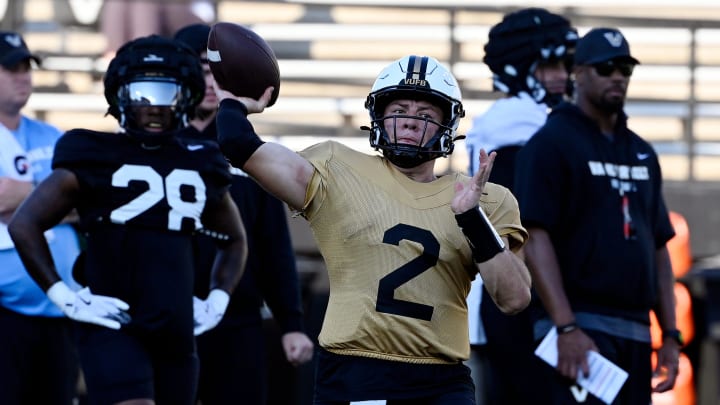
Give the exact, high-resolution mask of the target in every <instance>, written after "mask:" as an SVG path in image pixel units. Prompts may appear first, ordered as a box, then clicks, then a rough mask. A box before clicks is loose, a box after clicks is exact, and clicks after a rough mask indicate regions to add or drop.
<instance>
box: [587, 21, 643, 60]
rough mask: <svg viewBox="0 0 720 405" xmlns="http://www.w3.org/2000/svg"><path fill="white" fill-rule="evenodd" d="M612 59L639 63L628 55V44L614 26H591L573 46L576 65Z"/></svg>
mask: <svg viewBox="0 0 720 405" xmlns="http://www.w3.org/2000/svg"><path fill="white" fill-rule="evenodd" d="M614 59H620V60H626V61H630V62H632V63H635V64H638V63H640V61H638V60H637V59H635V58H633V57H632V56H631V55H630V45H629V44H628V42H627V40H626V39H625V37H624V36H623V34H622V33H621V32H620V31H619V30H617V29H615V28H593V29H592V30H590V31H589V32H588V33H587V34H585V36H583V37H582V38H580V40H579V41H578V43H577V46H576V47H575V64H576V65H592V64H595V63H600V62H605V61H608V60H614Z"/></svg>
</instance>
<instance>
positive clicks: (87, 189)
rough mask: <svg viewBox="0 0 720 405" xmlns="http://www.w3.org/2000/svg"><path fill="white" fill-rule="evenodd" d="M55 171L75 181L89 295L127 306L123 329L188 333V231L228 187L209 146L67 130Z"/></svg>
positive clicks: (225, 171) (222, 165)
mask: <svg viewBox="0 0 720 405" xmlns="http://www.w3.org/2000/svg"><path fill="white" fill-rule="evenodd" d="M58 168H63V169H67V170H70V171H72V172H73V173H74V174H75V176H76V177H77V179H78V182H79V184H80V195H79V198H78V204H77V210H78V213H79V215H80V222H81V226H82V229H83V230H84V231H85V233H86V235H87V244H88V246H87V249H86V258H85V266H84V267H85V269H84V276H85V278H86V282H87V285H88V286H89V287H90V289H91V290H92V291H93V293H96V294H102V295H110V296H114V297H118V298H120V299H122V300H124V301H126V302H128V304H129V305H130V315H131V316H132V318H133V322H132V323H131V325H130V327H139V328H141V329H144V330H163V331H165V332H170V333H183V334H184V335H185V336H187V333H188V331H189V332H190V337H191V336H192V284H193V268H192V260H193V259H192V244H191V240H192V236H191V235H192V233H193V232H194V231H195V230H197V229H199V228H200V227H201V216H202V214H203V212H204V211H205V210H207V209H212V207H213V206H214V205H215V204H217V203H218V202H219V201H221V198H222V196H223V195H224V193H226V192H227V188H228V185H229V183H230V172H229V166H228V164H227V162H226V160H225V158H224V157H223V156H222V154H221V153H220V151H219V149H218V148H217V146H216V145H214V144H213V143H211V142H202V141H186V140H182V139H177V138H175V139H172V140H170V141H169V142H167V143H165V144H162V145H161V146H159V147H156V148H146V147H144V146H143V145H142V144H141V143H139V142H138V141H137V140H135V139H134V138H131V137H129V136H126V135H123V134H114V133H102V132H94V131H88V130H81V129H80V130H72V131H69V132H67V133H66V134H65V135H63V136H62V137H61V138H60V140H59V141H58V143H57V145H56V148H55V154H54V158H53V169H58ZM178 328H179V329H178Z"/></svg>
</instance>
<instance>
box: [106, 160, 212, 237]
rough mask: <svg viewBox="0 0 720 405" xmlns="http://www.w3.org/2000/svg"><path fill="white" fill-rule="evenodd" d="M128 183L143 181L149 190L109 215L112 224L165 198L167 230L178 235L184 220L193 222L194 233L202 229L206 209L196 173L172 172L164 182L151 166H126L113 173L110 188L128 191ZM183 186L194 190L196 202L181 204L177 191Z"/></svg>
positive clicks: (134, 215) (145, 209) (133, 215)
mask: <svg viewBox="0 0 720 405" xmlns="http://www.w3.org/2000/svg"><path fill="white" fill-rule="evenodd" d="M131 181H142V182H144V183H145V184H147V185H148V189H147V191H145V192H143V193H142V194H140V195H139V196H137V197H135V198H134V199H133V200H131V201H130V202H128V203H127V204H125V205H123V206H121V207H119V208H116V209H114V210H113V211H112V212H111V213H110V220H111V221H112V222H114V223H116V224H124V223H125V222H127V221H129V220H131V219H133V218H135V217H136V216H138V215H140V214H142V213H143V212H145V211H147V210H148V209H150V208H151V207H153V206H154V205H155V204H157V203H159V202H160V201H162V199H163V198H165V199H166V201H167V203H168V205H169V206H170V211H169V212H168V229H170V230H174V231H179V230H180V228H181V225H182V219H183V218H191V219H193V220H194V221H195V229H199V228H201V227H202V224H201V223H200V219H199V218H200V214H201V213H202V211H203V208H205V183H204V182H203V180H202V178H201V177H200V174H199V173H198V172H196V171H194V170H185V169H174V170H173V171H172V172H170V174H168V175H167V177H165V179H163V178H162V176H161V175H160V174H158V172H156V171H155V169H153V168H152V167H150V166H142V165H129V164H126V165H123V166H122V167H121V168H120V169H118V170H117V171H116V172H115V173H113V176H112V185H113V187H128V185H129V184H130V182H131ZM184 185H187V186H190V187H192V188H193V190H195V201H184V200H183V199H182V198H181V197H180V187H182V186H184Z"/></svg>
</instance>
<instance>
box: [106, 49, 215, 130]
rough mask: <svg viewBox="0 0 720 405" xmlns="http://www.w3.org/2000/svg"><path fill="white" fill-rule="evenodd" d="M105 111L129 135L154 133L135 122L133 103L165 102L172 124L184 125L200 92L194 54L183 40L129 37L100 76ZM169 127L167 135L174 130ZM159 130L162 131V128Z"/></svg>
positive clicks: (201, 82) (202, 85)
mask: <svg viewBox="0 0 720 405" xmlns="http://www.w3.org/2000/svg"><path fill="white" fill-rule="evenodd" d="M104 84H105V99H106V100H107V102H108V105H109V107H108V114H110V115H112V116H113V117H115V118H116V119H117V120H118V122H119V123H120V126H121V127H123V128H124V129H125V130H126V132H128V133H129V134H131V135H138V136H142V137H152V138H153V139H156V140H157V139H159V136H162V134H161V135H157V134H146V133H145V132H144V131H143V130H142V129H141V128H138V127H137V126H136V125H135V121H134V119H135V118H134V117H133V115H132V114H130V112H131V111H130V110H129V108H130V107H132V106H145V105H147V106H163V107H170V108H171V109H172V111H173V113H174V117H175V122H174V124H175V128H173V129H177V128H180V127H183V126H185V125H187V121H188V119H189V118H191V116H192V113H193V112H194V110H195V106H197V105H198V103H200V101H202V99H203V97H204V95H205V78H204V76H203V72H202V67H201V66H200V62H199V60H198V57H197V55H195V53H194V51H193V50H192V49H190V48H189V47H188V46H187V45H186V44H184V43H182V42H180V41H175V40H172V39H169V38H164V37H161V36H158V35H151V36H147V37H141V38H137V39H134V40H132V41H130V42H128V43H126V44H125V45H123V46H122V47H121V48H120V49H118V51H117V54H116V56H115V58H114V59H113V60H112V61H111V62H110V65H109V66H108V69H107V71H106V72H105V77H104ZM165 132H169V133H170V134H165V135H171V134H172V132H173V131H165ZM163 134H164V133H163Z"/></svg>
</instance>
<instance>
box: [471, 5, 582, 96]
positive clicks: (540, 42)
mask: <svg viewBox="0 0 720 405" xmlns="http://www.w3.org/2000/svg"><path fill="white" fill-rule="evenodd" d="M577 41H578V34H577V30H576V29H575V28H573V27H572V26H571V25H570V21H568V20H567V19H566V18H565V17H563V16H560V15H557V14H553V13H551V12H549V11H547V10H545V9H542V8H526V9H522V10H518V11H515V12H512V13H510V14H507V15H506V16H505V17H504V18H503V20H502V21H501V22H500V23H498V24H496V25H495V26H493V27H492V28H491V29H490V34H489V38H488V42H487V44H485V58H484V59H483V61H484V62H485V64H487V65H488V67H489V68H490V70H491V71H492V72H493V88H494V89H495V90H500V91H502V92H504V93H507V94H510V95H517V94H518V93H519V92H522V91H524V92H527V93H528V94H530V96H531V97H533V98H534V99H535V101H537V102H538V103H547V104H548V105H553V104H555V103H556V102H557V101H559V99H560V98H561V97H562V95H555V98H556V99H555V100H554V99H553V98H554V97H553V95H551V94H548V93H547V91H546V89H545V87H544V86H543V84H542V83H540V82H539V81H538V80H537V79H535V76H534V73H535V68H536V67H537V65H538V63H539V62H541V61H552V60H562V61H565V62H566V66H567V67H568V68H569V63H571V62H572V56H573V55H572V54H573V52H574V49H575V44H576V43H577Z"/></svg>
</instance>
